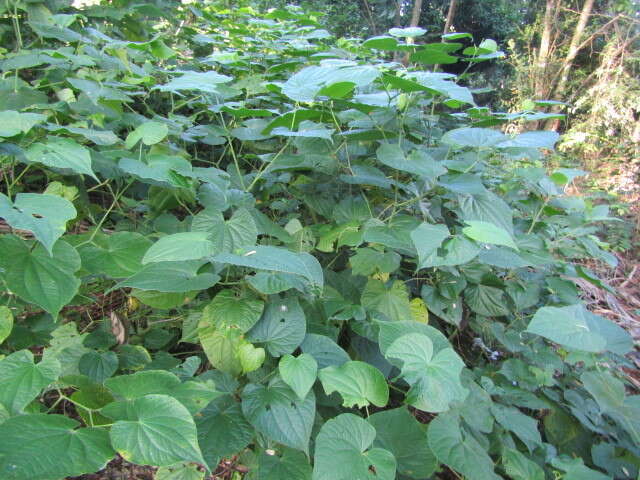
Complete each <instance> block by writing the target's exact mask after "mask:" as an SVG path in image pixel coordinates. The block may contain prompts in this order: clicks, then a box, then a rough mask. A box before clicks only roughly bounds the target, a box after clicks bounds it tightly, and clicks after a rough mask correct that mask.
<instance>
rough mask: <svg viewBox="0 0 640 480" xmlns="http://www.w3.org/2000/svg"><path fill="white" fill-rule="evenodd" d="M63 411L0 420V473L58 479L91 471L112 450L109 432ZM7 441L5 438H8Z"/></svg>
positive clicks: (9, 477) (18, 478)
mask: <svg viewBox="0 0 640 480" xmlns="http://www.w3.org/2000/svg"><path fill="white" fill-rule="evenodd" d="M79 425H80V424H79V423H78V422H77V421H75V420H72V419H70V418H67V417H64V416H62V415H53V414H44V413H38V414H31V415H20V416H17V417H13V418H10V419H8V420H6V421H5V422H4V423H2V424H0V438H3V439H5V441H2V442H0V477H2V478H3V479H6V480H35V479H38V480H59V479H60V478H67V477H75V476H78V475H83V474H85V473H93V472H96V471H98V470H100V469H101V468H104V466H105V465H106V464H107V462H108V461H109V460H111V459H112V458H113V456H114V455H115V452H114V451H113V449H112V448H111V445H110V444H109V434H108V433H107V432H106V431H105V430H104V429H100V428H77V427H78V426H79ZM9 439H10V441H6V440H9Z"/></svg>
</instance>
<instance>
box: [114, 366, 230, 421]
mask: <svg viewBox="0 0 640 480" xmlns="http://www.w3.org/2000/svg"><path fill="white" fill-rule="evenodd" d="M104 384H105V386H106V387H107V388H108V389H109V390H110V391H111V392H112V393H113V394H114V395H115V396H116V397H118V398H122V399H125V400H134V399H136V398H140V397H144V396H145V395H152V394H157V395H169V396H171V397H174V398H175V399H176V400H178V401H179V402H180V403H182V404H183V405H184V406H185V407H186V408H187V410H189V412H190V413H191V414H195V413H197V412H198V411H200V410H202V409H203V408H204V407H205V406H206V405H207V404H208V403H209V402H211V401H212V400H213V399H215V398H217V397H219V396H221V395H222V393H220V392H218V391H216V390H215V385H214V383H213V381H211V380H207V381H200V380H186V381H184V382H181V381H180V379H179V378H178V377H177V376H176V375H174V374H173V373H171V372H168V371H166V370H143V371H141V372H136V373H132V374H130V375H118V376H116V377H112V378H109V379H108V380H106V381H105V382H104Z"/></svg>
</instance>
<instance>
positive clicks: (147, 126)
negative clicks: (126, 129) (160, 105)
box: [125, 122, 169, 148]
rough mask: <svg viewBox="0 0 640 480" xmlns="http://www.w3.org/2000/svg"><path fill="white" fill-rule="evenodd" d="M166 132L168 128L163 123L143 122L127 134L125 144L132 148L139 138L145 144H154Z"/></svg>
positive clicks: (164, 135)
mask: <svg viewBox="0 0 640 480" xmlns="http://www.w3.org/2000/svg"><path fill="white" fill-rule="evenodd" d="M168 132H169V129H168V127H167V126H166V125H165V124H164V123H158V122H145V123H143V124H142V125H140V126H139V127H137V128H136V129H135V130H134V131H132V132H131V133H130V134H129V135H127V140H126V142H125V146H126V147H127V148H133V147H134V146H135V145H136V143H138V142H139V141H140V140H142V143H144V144H145V145H155V144H156V143H158V142H160V141H161V140H162V139H163V138H164V137H166V136H167V133H168Z"/></svg>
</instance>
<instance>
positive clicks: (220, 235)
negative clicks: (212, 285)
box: [191, 208, 258, 253]
mask: <svg viewBox="0 0 640 480" xmlns="http://www.w3.org/2000/svg"><path fill="white" fill-rule="evenodd" d="M191 230H192V231H194V232H209V233H210V234H211V235H210V237H209V239H210V240H211V242H212V243H213V246H214V247H213V248H214V250H215V252H216V253H219V252H230V253H232V252H234V251H235V249H236V248H240V247H243V246H245V245H253V244H255V243H256V239H257V238H258V228H257V227H256V224H255V221H254V220H253V216H252V215H251V213H249V211H248V210H247V209H246V208H240V209H238V210H237V211H236V212H235V213H234V214H233V215H232V216H231V218H230V219H229V220H225V219H224V217H223V216H222V214H221V213H220V212H218V211H215V210H213V209H209V210H203V211H202V212H200V213H198V214H197V215H196V216H195V217H193V222H192V224H191Z"/></svg>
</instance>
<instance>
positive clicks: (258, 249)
mask: <svg viewBox="0 0 640 480" xmlns="http://www.w3.org/2000/svg"><path fill="white" fill-rule="evenodd" d="M242 250H243V251H244V253H242V254H230V253H221V254H218V255H216V256H215V257H214V258H213V259H214V260H215V261H216V262H221V263H230V264H232V265H238V266H241V267H248V268H255V269H258V270H272V271H275V272H282V273H291V274H294V275H299V276H301V277H303V278H304V279H306V280H307V281H308V282H309V283H310V284H311V287H312V288H313V289H314V290H315V291H321V290H322V285H323V283H324V276H323V273H322V267H321V266H320V263H318V260H316V259H315V258H314V257H313V256H312V255H309V254H308V253H294V252H291V251H289V250H285V249H283V248H278V247H268V246H255V247H244V248H242Z"/></svg>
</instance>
